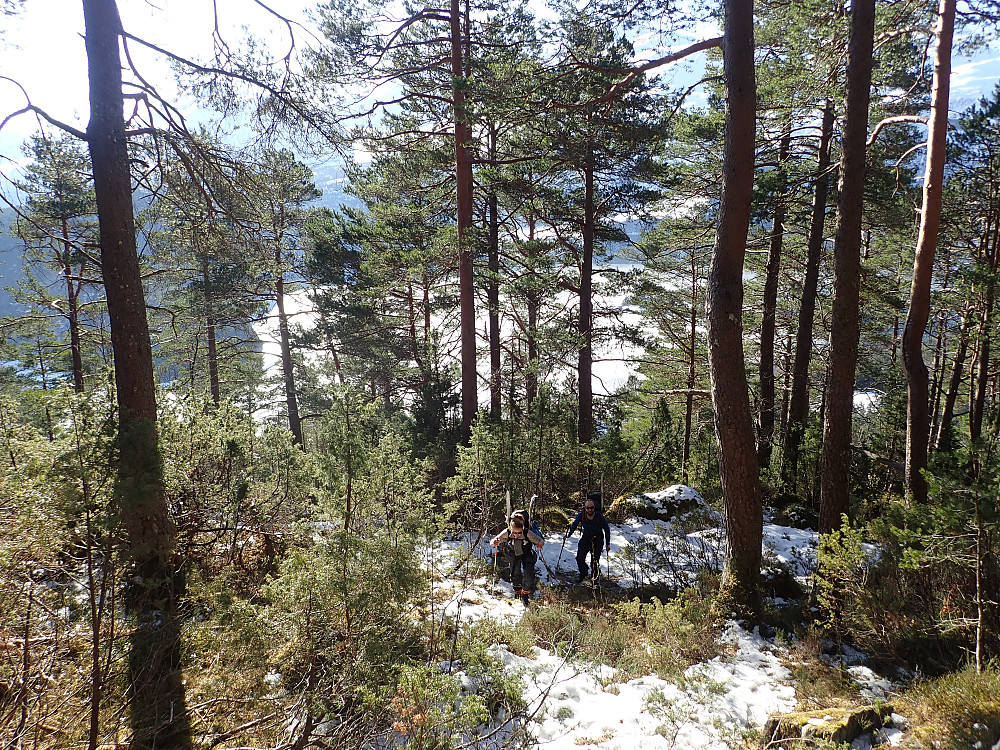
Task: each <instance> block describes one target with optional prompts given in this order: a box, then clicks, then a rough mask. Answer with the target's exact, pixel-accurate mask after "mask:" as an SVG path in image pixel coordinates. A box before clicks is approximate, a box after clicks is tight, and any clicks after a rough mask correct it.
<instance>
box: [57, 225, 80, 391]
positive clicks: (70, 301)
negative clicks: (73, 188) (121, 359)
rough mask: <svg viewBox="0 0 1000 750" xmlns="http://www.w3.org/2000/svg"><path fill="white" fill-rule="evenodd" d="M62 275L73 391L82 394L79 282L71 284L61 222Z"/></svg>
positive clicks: (66, 232)
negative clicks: (63, 255) (64, 281)
mask: <svg viewBox="0 0 1000 750" xmlns="http://www.w3.org/2000/svg"><path fill="white" fill-rule="evenodd" d="M62 239H63V253H64V254H65V260H64V262H63V264H62V266H63V275H65V277H66V308H67V309H66V317H67V318H68V319H69V349H70V356H71V357H72V359H73V390H74V391H76V392H77V393H83V391H84V384H83V348H82V345H81V342H80V301H79V299H80V293H79V282H77V284H75V285H74V283H73V246H72V245H71V244H70V240H69V223H68V222H67V221H66V219H65V218H63V220H62Z"/></svg>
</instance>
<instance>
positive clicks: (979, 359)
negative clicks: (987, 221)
mask: <svg viewBox="0 0 1000 750" xmlns="http://www.w3.org/2000/svg"><path fill="white" fill-rule="evenodd" d="M998 245H1000V221H996V222H994V223H993V231H992V233H991V235H990V236H989V237H988V238H987V241H986V243H985V250H984V253H983V254H984V256H985V257H984V260H985V261H986V264H987V267H988V268H989V270H990V274H989V277H988V278H987V280H986V287H985V290H984V293H983V309H982V313H981V316H980V324H979V333H978V335H977V339H978V346H977V347H976V351H977V356H976V363H975V369H974V371H973V384H972V387H971V403H970V406H969V439H970V440H971V441H972V442H973V443H977V442H979V439H980V438H981V437H982V434H983V413H984V411H985V407H986V384H987V382H988V380H989V377H990V374H989V364H990V350H991V348H992V347H991V345H990V339H991V337H990V331H992V329H993V306H994V304H995V302H996V273H997V268H998V265H1000V247H998Z"/></svg>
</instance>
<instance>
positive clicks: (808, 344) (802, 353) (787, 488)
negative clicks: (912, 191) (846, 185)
mask: <svg viewBox="0 0 1000 750" xmlns="http://www.w3.org/2000/svg"><path fill="white" fill-rule="evenodd" d="M832 140H833V102H832V101H831V100H829V99H827V100H826V103H825V104H824V106H823V121H822V125H821V127H820V137H819V153H818V158H817V162H816V180H815V187H814V189H813V206H812V220H811V221H810V224H809V239H808V242H807V251H806V268H805V273H804V274H803V279H802V301H801V302H800V303H799V315H798V320H799V326H798V330H797V331H796V333H795V358H794V359H793V361H792V392H791V394H790V395H789V398H788V424H787V427H786V429H785V441H784V446H783V448H782V452H781V484H782V491H783V493H784V494H785V495H794V494H795V490H796V485H797V482H798V473H799V448H800V446H801V445H802V436H803V434H804V432H805V426H806V420H807V419H808V418H809V363H810V360H811V359H812V348H813V318H814V317H815V315H816V289H817V286H818V285H819V263H820V257H821V255H822V251H823V239H824V235H823V229H824V227H825V225H826V203H827V195H828V194H829V185H830V141H832Z"/></svg>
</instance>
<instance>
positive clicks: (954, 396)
mask: <svg viewBox="0 0 1000 750" xmlns="http://www.w3.org/2000/svg"><path fill="white" fill-rule="evenodd" d="M972 320H973V317H972V310H971V306H968V305H967V306H966V309H965V311H964V313H963V315H962V325H961V327H960V328H959V332H958V347H957V349H956V351H955V360H954V362H953V363H952V366H951V379H950V380H949V381H948V390H947V391H945V395H944V404H943V406H942V408H941V419H940V420H939V421H938V429H937V435H936V437H935V439H934V448H935V450H939V451H947V450H951V449H952V448H954V445H953V444H952V442H951V437H950V436H951V423H952V420H953V419H954V416H955V402H956V401H957V400H958V390H959V388H961V387H962V371H963V370H964V369H965V357H966V354H967V353H968V351H969V332H970V331H971V330H972Z"/></svg>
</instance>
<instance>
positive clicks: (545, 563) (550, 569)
mask: <svg viewBox="0 0 1000 750" xmlns="http://www.w3.org/2000/svg"><path fill="white" fill-rule="evenodd" d="M538 556H539V557H540V558H541V559H542V565H544V566H545V569H546V570H547V571H548V572H549V577H550V578H555V577H556V574H555V573H553V572H552V568H550V567H549V564H548V563H547V562H545V554H544V553H543V552H542V548H541V547H539V548H538Z"/></svg>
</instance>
